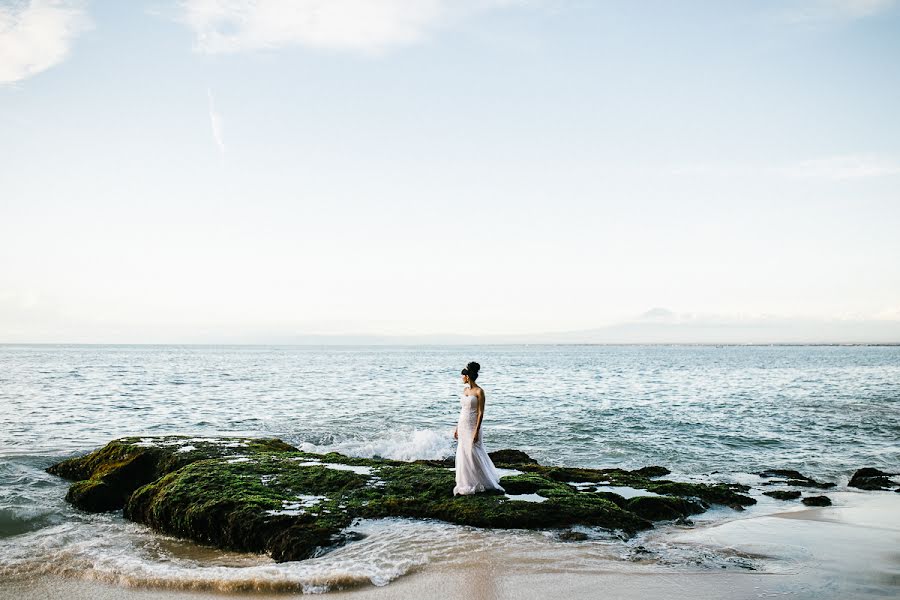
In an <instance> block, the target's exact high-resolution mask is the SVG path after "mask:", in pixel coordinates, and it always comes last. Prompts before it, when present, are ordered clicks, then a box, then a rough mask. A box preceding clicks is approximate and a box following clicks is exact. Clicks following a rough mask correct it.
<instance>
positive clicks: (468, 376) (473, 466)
mask: <svg viewBox="0 0 900 600" xmlns="http://www.w3.org/2000/svg"><path fill="white" fill-rule="evenodd" d="M480 370H481V365H479V364H478V363H477V362H470V363H469V364H467V365H466V368H465V369H463V370H462V380H463V383H464V384H466V385H465V389H464V390H463V394H462V399H461V401H460V403H461V404H462V410H460V411H459V423H458V424H457V426H456V430H455V431H454V432H453V437H454V438H456V440H457V441H458V442H459V443H458V444H457V446H456V487H454V488H453V495H454V496H456V495H457V494H474V493H475V492H484V491H487V490H499V491H501V492H502V491H503V488H502V487H500V477H499V475H498V474H497V470H496V469H495V468H494V463H493V462H491V458H490V457H489V456H488V453H487V450H485V449H484V443H483V442H482V438H481V421H482V419H484V390H483V389H481V388H480V387H479V386H478V384H477V383H475V380H476V379H478V371H480Z"/></svg>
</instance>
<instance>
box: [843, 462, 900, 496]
mask: <svg viewBox="0 0 900 600" xmlns="http://www.w3.org/2000/svg"><path fill="white" fill-rule="evenodd" d="M894 475H896V473H885V472H884V471H881V470H879V469H875V468H873V467H865V468H862V469H859V470H857V471H856V472H855V473H854V474H853V477H851V478H850V483H848V484H847V485H848V486H850V487H855V488H857V489H861V490H870V491H872V490H888V489H891V488H892V487H894V486H896V485H897V484H896V483H894V482H893V481H891V479H890V478H891V477H893V476H894ZM896 491H900V488H897V490H896Z"/></svg>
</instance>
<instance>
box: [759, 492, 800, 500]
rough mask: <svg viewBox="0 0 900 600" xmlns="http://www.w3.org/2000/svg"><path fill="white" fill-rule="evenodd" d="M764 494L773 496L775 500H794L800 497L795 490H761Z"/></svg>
mask: <svg viewBox="0 0 900 600" xmlns="http://www.w3.org/2000/svg"><path fill="white" fill-rule="evenodd" d="M763 494H764V495H766V496H770V497H772V498H775V499H776V500H796V499H797V498H799V497H800V492H798V491H796V490H772V491H770V492H763Z"/></svg>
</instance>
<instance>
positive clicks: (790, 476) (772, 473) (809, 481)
mask: <svg viewBox="0 0 900 600" xmlns="http://www.w3.org/2000/svg"><path fill="white" fill-rule="evenodd" d="M758 475H759V476H760V477H767V478H768V477H781V478H783V479H782V480H779V481H770V482H766V483H764V484H763V485H776V484H780V483H783V484H784V485H792V486H797V487H815V488H821V489H828V488H833V487H834V486H835V484H834V483H832V482H827V481H816V480H815V479H813V478H812V477H807V476H806V475H804V474H803V473H801V472H800V471H795V470H793V469H766V470H765V471H763V472H761V473H758Z"/></svg>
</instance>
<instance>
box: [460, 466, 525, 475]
mask: <svg viewBox="0 0 900 600" xmlns="http://www.w3.org/2000/svg"><path fill="white" fill-rule="evenodd" d="M454 470H455V469H454ZM521 474H522V471H517V470H515V469H501V468H499V467H498V468H497V476H498V477H512V476H514V475H521Z"/></svg>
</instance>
